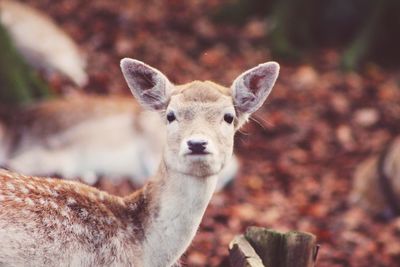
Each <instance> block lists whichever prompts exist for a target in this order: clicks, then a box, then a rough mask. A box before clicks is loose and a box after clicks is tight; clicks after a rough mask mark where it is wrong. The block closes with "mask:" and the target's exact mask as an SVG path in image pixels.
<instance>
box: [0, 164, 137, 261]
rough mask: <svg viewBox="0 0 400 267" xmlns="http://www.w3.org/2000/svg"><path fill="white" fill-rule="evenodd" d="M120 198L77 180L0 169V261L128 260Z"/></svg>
mask: <svg viewBox="0 0 400 267" xmlns="http://www.w3.org/2000/svg"><path fill="white" fill-rule="evenodd" d="M127 208H129V207H126V205H125V202H124V200H123V199H122V198H118V197H114V196H111V195H108V194H107V193H105V192H102V191H99V190H96V189H94V188H91V187H88V186H85V185H82V184H80V183H76V182H70V181H61V180H56V179H48V178H35V177H25V176H21V175H18V174H15V173H11V172H8V171H5V170H0V240H1V242H0V266H2V265H3V264H4V265H5V266H113V265H117V266H118V265H123V266H130V265H133V259H134V258H135V254H136V253H137V252H138V251H137V250H138V248H137V246H138V244H137V243H136V242H135V240H136V238H135V235H137V234H140V229H139V228H140V227H138V229H135V227H136V226H135V225H134V224H131V220H130V218H129V216H128V215H127V213H126V209H127Z"/></svg>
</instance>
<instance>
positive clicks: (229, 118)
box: [224, 113, 233, 124]
mask: <svg viewBox="0 0 400 267" xmlns="http://www.w3.org/2000/svg"><path fill="white" fill-rule="evenodd" d="M224 121H226V122H227V123H229V124H231V123H232V122H233V115H232V114H230V113H226V114H225V115H224Z"/></svg>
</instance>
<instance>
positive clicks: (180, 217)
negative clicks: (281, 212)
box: [0, 58, 279, 266]
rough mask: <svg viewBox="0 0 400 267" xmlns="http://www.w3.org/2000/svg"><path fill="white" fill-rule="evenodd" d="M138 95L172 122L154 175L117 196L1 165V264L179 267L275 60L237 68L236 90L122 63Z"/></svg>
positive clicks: (273, 75) (272, 75)
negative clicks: (173, 78)
mask: <svg viewBox="0 0 400 267" xmlns="http://www.w3.org/2000/svg"><path fill="white" fill-rule="evenodd" d="M121 69H122V73H123V75H124V77H125V80H126V82H127V84H128V87H129V88H130V90H131V92H132V93H133V95H134V96H135V97H136V99H137V100H138V102H139V103H140V104H141V105H143V106H144V107H145V108H148V109H150V110H153V111H155V112H157V113H158V114H159V115H160V116H161V117H162V118H163V120H164V123H165V125H166V127H165V135H164V138H165V139H166V141H165V145H164V147H163V153H162V157H161V160H160V163H159V168H158V171H157V173H156V174H155V175H154V176H153V177H152V178H151V179H150V180H149V181H148V182H147V183H146V185H145V186H143V187H142V188H141V189H139V190H138V191H135V192H133V193H132V194H130V195H128V196H126V197H118V196H114V195H111V194H108V193H106V192H103V191H100V190H98V189H96V188H94V187H90V186H88V185H84V184H81V183H79V182H77V181H69V180H59V179H52V178H38V177H28V176H24V175H21V174H17V173H14V172H10V171H7V170H1V171H0V240H1V242H0V265H4V266H173V265H175V263H176V262H177V261H178V260H179V258H180V257H181V255H182V254H183V253H184V252H185V250H186V249H187V247H188V246H189V245H190V243H191V241H192V239H193V238H194V236H195V233H196V231H197V229H198V227H199V224H200V222H201V220H202V217H203V215H204V212H205V210H206V207H207V205H208V203H209V202H210V199H211V197H212V195H213V192H214V190H215V187H216V184H217V180H218V173H219V172H220V171H221V170H222V169H223V167H224V165H225V164H226V163H227V161H228V160H229V158H230V157H231V155H232V151H233V144H234V134H235V132H236V131H237V130H238V129H239V128H240V127H241V126H242V125H243V124H244V123H245V122H246V121H247V120H248V118H249V116H250V115H251V114H252V113H253V112H255V111H256V110H257V109H259V108H260V107H261V106H262V104H263V103H264V101H265V100H266V98H267V97H268V95H269V94H270V92H271V90H272V88H273V86H274V84H275V81H276V79H277V77H278V74H279V65H278V63H275V62H266V63H263V64H260V65H258V66H256V67H254V68H252V69H249V70H247V71H245V72H244V73H242V74H240V75H239V76H238V77H237V78H236V79H235V80H234V81H233V83H232V86H231V87H230V88H228V87H224V86H222V85H218V84H217V83H214V82H211V81H193V82H190V83H187V84H183V85H174V84H173V83H172V82H170V81H169V80H168V78H167V77H166V76H165V75H164V74H163V73H162V72H161V71H159V70H157V69H155V68H153V67H151V66H149V65H147V64H145V63H143V62H141V61H138V60H135V59H130V58H124V59H122V60H121Z"/></svg>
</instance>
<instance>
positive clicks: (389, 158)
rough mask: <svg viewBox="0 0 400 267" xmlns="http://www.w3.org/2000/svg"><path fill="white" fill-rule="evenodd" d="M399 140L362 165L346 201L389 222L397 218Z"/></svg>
mask: <svg viewBox="0 0 400 267" xmlns="http://www.w3.org/2000/svg"><path fill="white" fill-rule="evenodd" d="M399 196H400V137H396V138H394V140H392V141H390V142H389V144H387V145H386V148H384V149H383V151H381V152H380V154H379V155H375V156H371V157H369V158H367V159H366V160H364V161H363V162H361V163H360V164H359V165H358V166H357V168H356V169H355V172H354V179H353V189H352V191H351V193H350V197H349V202H350V203H351V204H356V205H358V206H359V207H361V208H362V209H363V210H365V211H366V212H367V213H369V214H370V215H371V216H372V217H378V218H381V219H385V220H389V219H392V218H394V217H398V216H400V197H399Z"/></svg>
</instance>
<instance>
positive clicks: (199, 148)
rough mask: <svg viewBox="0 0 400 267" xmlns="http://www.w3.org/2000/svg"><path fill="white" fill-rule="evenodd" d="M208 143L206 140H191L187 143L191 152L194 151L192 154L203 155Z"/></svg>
mask: <svg viewBox="0 0 400 267" xmlns="http://www.w3.org/2000/svg"><path fill="white" fill-rule="evenodd" d="M207 143H208V142H207V141H205V140H189V141H187V145H188V147H189V150H190V151H192V153H203V152H204V150H206V147H207Z"/></svg>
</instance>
